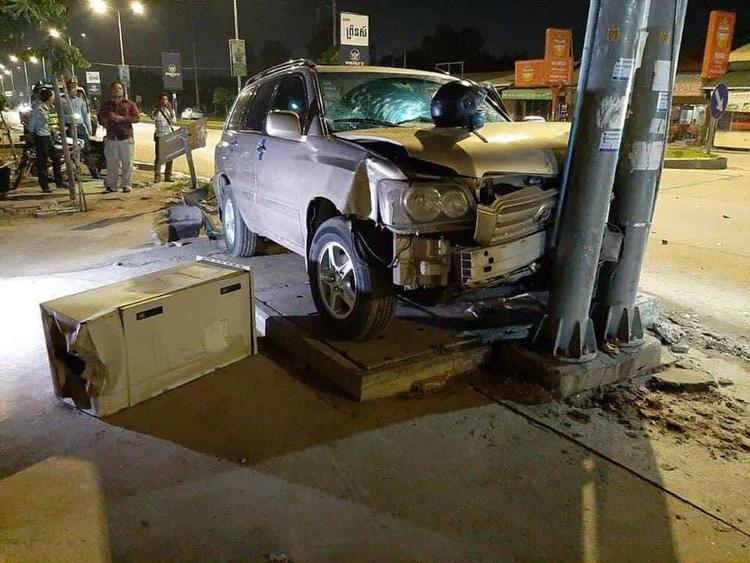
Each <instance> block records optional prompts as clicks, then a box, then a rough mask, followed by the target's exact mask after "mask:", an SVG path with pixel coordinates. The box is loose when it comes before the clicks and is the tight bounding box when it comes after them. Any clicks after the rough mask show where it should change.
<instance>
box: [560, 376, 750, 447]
mask: <svg viewBox="0 0 750 563" xmlns="http://www.w3.org/2000/svg"><path fill="white" fill-rule="evenodd" d="M566 402H567V405H568V407H570V408H569V410H566V411H562V412H564V414H566V415H567V416H568V417H569V418H572V419H573V420H576V421H578V422H584V421H588V420H590V419H591V417H592V415H593V414H595V413H598V414H601V415H602V416H604V417H606V418H608V419H609V420H611V421H614V422H616V423H618V424H619V425H620V426H622V427H623V428H624V429H625V435H626V436H628V437H630V438H643V437H645V436H647V435H648V434H652V433H655V432H656V433H659V434H662V435H665V436H670V437H672V438H673V439H674V440H675V441H676V442H677V443H680V444H682V443H688V442H691V443H697V444H700V445H701V446H703V447H705V448H707V449H708V450H709V452H710V454H711V456H712V457H714V458H719V457H721V458H724V459H735V458H736V457H737V456H739V455H743V454H748V453H750V408H749V406H748V403H747V402H746V401H744V400H742V399H740V398H737V397H730V396H728V395H726V394H724V393H722V391H721V388H720V385H719V383H718V382H717V381H716V380H715V379H714V378H713V377H712V376H711V375H709V374H706V373H702V372H698V371H692V370H685V369H679V368H670V369H668V370H666V371H664V372H661V373H658V374H655V375H653V376H645V377H641V378H638V379H637V380H634V381H631V382H628V383H624V384H621V385H616V386H612V387H607V388H604V389H597V390H593V391H589V392H586V393H581V394H579V395H576V396H574V397H570V398H569V399H568V400H567V401H566ZM566 425H567V423H566Z"/></svg>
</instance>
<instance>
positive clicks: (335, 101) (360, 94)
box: [318, 72, 508, 132]
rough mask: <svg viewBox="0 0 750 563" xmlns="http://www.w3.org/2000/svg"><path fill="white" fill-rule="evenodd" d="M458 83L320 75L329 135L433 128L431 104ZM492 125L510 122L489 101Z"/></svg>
mask: <svg viewBox="0 0 750 563" xmlns="http://www.w3.org/2000/svg"><path fill="white" fill-rule="evenodd" d="M453 80H456V79H455V78H453V77H449V76H446V77H445V78H443V77H440V76H414V75H399V74H384V73H367V72H335V73H334V72H331V73H328V72H321V73H319V74H318V81H319V82H320V90H321V94H322V96H323V104H324V106H325V119H326V123H327V124H328V128H329V131H332V132H338V131H351V130H352V129H371V128H373V127H397V126H414V125H418V124H424V125H426V126H430V125H433V122H432V116H431V115H430V102H431V101H432V96H433V95H434V94H435V92H437V90H438V88H440V86H442V85H443V84H445V83H446V82H451V81H453ZM482 109H483V110H484V114H485V116H486V118H487V121H488V122H494V121H508V120H507V119H506V118H505V117H503V115H502V114H501V113H500V111H498V109H497V108H495V107H494V106H493V105H492V104H491V103H490V102H489V101H487V100H485V101H484V102H483V103H482Z"/></svg>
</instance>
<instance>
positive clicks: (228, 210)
mask: <svg viewBox="0 0 750 563" xmlns="http://www.w3.org/2000/svg"><path fill="white" fill-rule="evenodd" d="M234 235H235V225H234V204H233V203H232V200H231V199H229V198H228V199H227V202H226V203H225V204H224V236H225V237H226V238H227V242H228V243H229V246H232V245H233V244H234Z"/></svg>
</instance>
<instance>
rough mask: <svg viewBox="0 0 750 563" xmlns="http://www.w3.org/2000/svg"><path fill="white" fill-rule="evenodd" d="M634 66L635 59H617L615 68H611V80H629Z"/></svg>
mask: <svg viewBox="0 0 750 563" xmlns="http://www.w3.org/2000/svg"><path fill="white" fill-rule="evenodd" d="M634 67H635V59H617V62H616V63H615V68H614V69H612V80H630V77H631V76H633V68H634Z"/></svg>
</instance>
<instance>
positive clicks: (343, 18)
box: [339, 12, 370, 66]
mask: <svg viewBox="0 0 750 563" xmlns="http://www.w3.org/2000/svg"><path fill="white" fill-rule="evenodd" d="M339 43H340V47H339V62H340V63H341V64H345V65H350V66H363V65H368V64H370V17H369V16H365V15H363V14H352V13H349V12H341V15H340V28H339Z"/></svg>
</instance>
